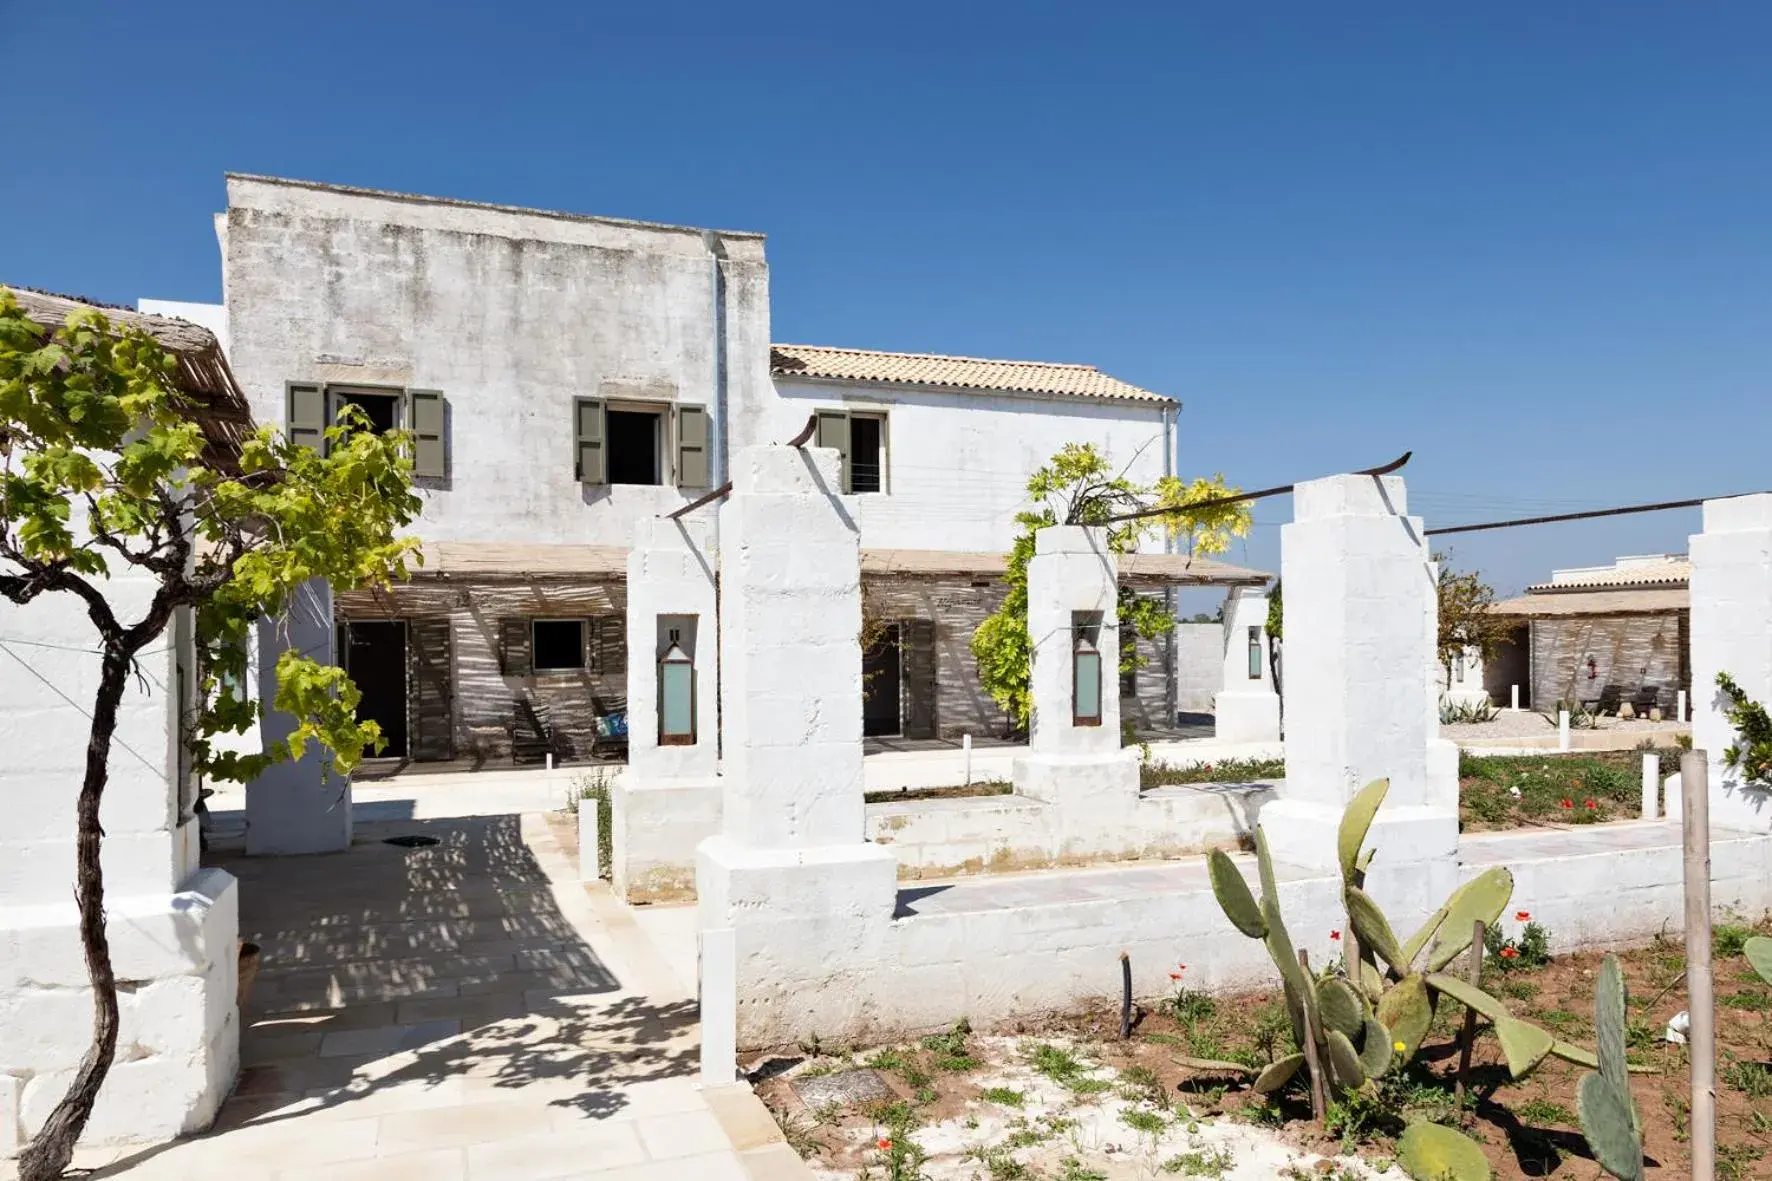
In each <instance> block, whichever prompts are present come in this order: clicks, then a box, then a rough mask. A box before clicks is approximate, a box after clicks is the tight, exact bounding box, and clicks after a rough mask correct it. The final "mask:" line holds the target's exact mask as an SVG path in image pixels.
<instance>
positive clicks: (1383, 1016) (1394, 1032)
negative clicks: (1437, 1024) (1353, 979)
mask: <svg viewBox="0 0 1772 1181" xmlns="http://www.w3.org/2000/svg"><path fill="white" fill-rule="evenodd" d="M1378 1020H1379V1021H1381V1022H1382V1023H1383V1024H1384V1027H1385V1028H1386V1029H1388V1030H1390V1031H1391V1040H1392V1042H1393V1043H1394V1042H1402V1043H1403V1048H1402V1049H1401V1050H1400V1051H1398V1053H1399V1054H1401V1056H1402V1058H1403V1060H1404V1061H1408V1060H1409V1059H1410V1058H1413V1057H1415V1050H1416V1047H1418V1046H1420V1045H1421V1039H1422V1038H1424V1037H1426V1036H1427V1030H1428V1026H1430V1025H1432V1024H1433V1021H1434V1006H1433V1003H1432V1002H1431V1001H1429V1000H1428V995H1427V981H1426V980H1424V979H1422V978H1421V977H1420V976H1405V977H1403V979H1402V980H1400V981H1398V982H1397V984H1396V985H1395V986H1393V987H1392V988H1390V989H1389V990H1387V991H1386V992H1385V994H1384V996H1383V997H1382V998H1380V999H1379V1002H1378Z"/></svg>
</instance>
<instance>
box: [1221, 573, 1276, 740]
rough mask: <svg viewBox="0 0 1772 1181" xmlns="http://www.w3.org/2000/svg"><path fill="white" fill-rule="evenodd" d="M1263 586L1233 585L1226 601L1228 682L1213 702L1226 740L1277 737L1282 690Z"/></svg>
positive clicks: (1226, 671) (1225, 625)
mask: <svg viewBox="0 0 1772 1181" xmlns="http://www.w3.org/2000/svg"><path fill="white" fill-rule="evenodd" d="M1267 607H1268V596H1267V591H1266V589H1265V588H1262V587H1248V586H1239V587H1233V588H1231V592H1230V594H1229V595H1227V596H1226V597H1225V600H1224V681H1223V684H1224V687H1223V688H1222V689H1220V690H1219V691H1218V696H1217V697H1216V698H1214V701H1213V713H1214V716H1215V719H1216V724H1215V728H1214V733H1215V734H1216V736H1217V737H1218V738H1219V739H1220V740H1221V741H1224V742H1278V741H1279V740H1280V695H1279V694H1278V693H1276V692H1274V678H1273V667H1272V665H1271V664H1270V662H1269V661H1268V645H1269V643H1270V642H1271V641H1270V639H1269V636H1268V634H1267Z"/></svg>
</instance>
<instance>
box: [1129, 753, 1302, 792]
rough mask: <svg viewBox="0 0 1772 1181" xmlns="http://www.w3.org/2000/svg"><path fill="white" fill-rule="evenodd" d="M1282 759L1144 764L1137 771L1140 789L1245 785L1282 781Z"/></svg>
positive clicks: (1283, 771) (1283, 763) (1283, 765)
mask: <svg viewBox="0 0 1772 1181" xmlns="http://www.w3.org/2000/svg"><path fill="white" fill-rule="evenodd" d="M1285 777H1286V760H1285V759H1221V760H1220V761H1218V762H1216V763H1186V764H1176V763H1165V762H1155V763H1151V762H1147V763H1144V764H1143V765H1141V766H1140V767H1139V769H1138V785H1139V787H1141V788H1146V789H1149V788H1153V787H1174V786H1177V785H1179V784H1186V783H1247V782H1249V781H1251V780H1254V779H1284V778H1285Z"/></svg>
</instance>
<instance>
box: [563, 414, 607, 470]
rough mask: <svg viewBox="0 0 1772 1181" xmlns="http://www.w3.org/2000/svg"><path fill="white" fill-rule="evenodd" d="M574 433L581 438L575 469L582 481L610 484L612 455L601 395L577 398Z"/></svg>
mask: <svg viewBox="0 0 1772 1181" xmlns="http://www.w3.org/2000/svg"><path fill="white" fill-rule="evenodd" d="M572 421H573V433H574V435H575V436H576V437H577V440H578V450H577V458H576V460H575V461H574V466H575V470H576V471H577V473H578V478H579V481H580V482H581V483H585V484H607V483H608V482H609V477H608V471H609V457H608V455H607V453H606V451H605V449H604V445H603V440H604V437H605V435H604V430H603V402H602V399H600V398H574V399H573V403H572Z"/></svg>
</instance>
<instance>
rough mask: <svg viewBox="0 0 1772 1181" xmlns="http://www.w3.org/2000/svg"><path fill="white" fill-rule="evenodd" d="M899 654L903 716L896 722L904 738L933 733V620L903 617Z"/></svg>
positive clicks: (932, 735) (929, 736) (934, 689)
mask: <svg viewBox="0 0 1772 1181" xmlns="http://www.w3.org/2000/svg"><path fill="white" fill-rule="evenodd" d="M898 636H899V658H900V659H901V660H902V661H903V662H904V665H903V668H904V673H903V676H904V698H903V700H904V716H903V718H902V720H901V721H900V723H899V727H900V732H901V733H903V735H904V736H905V737H906V738H934V737H935V736H936V733H935V726H936V680H935V620H933V619H906V620H903V621H901V622H900V623H899V625H898Z"/></svg>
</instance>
